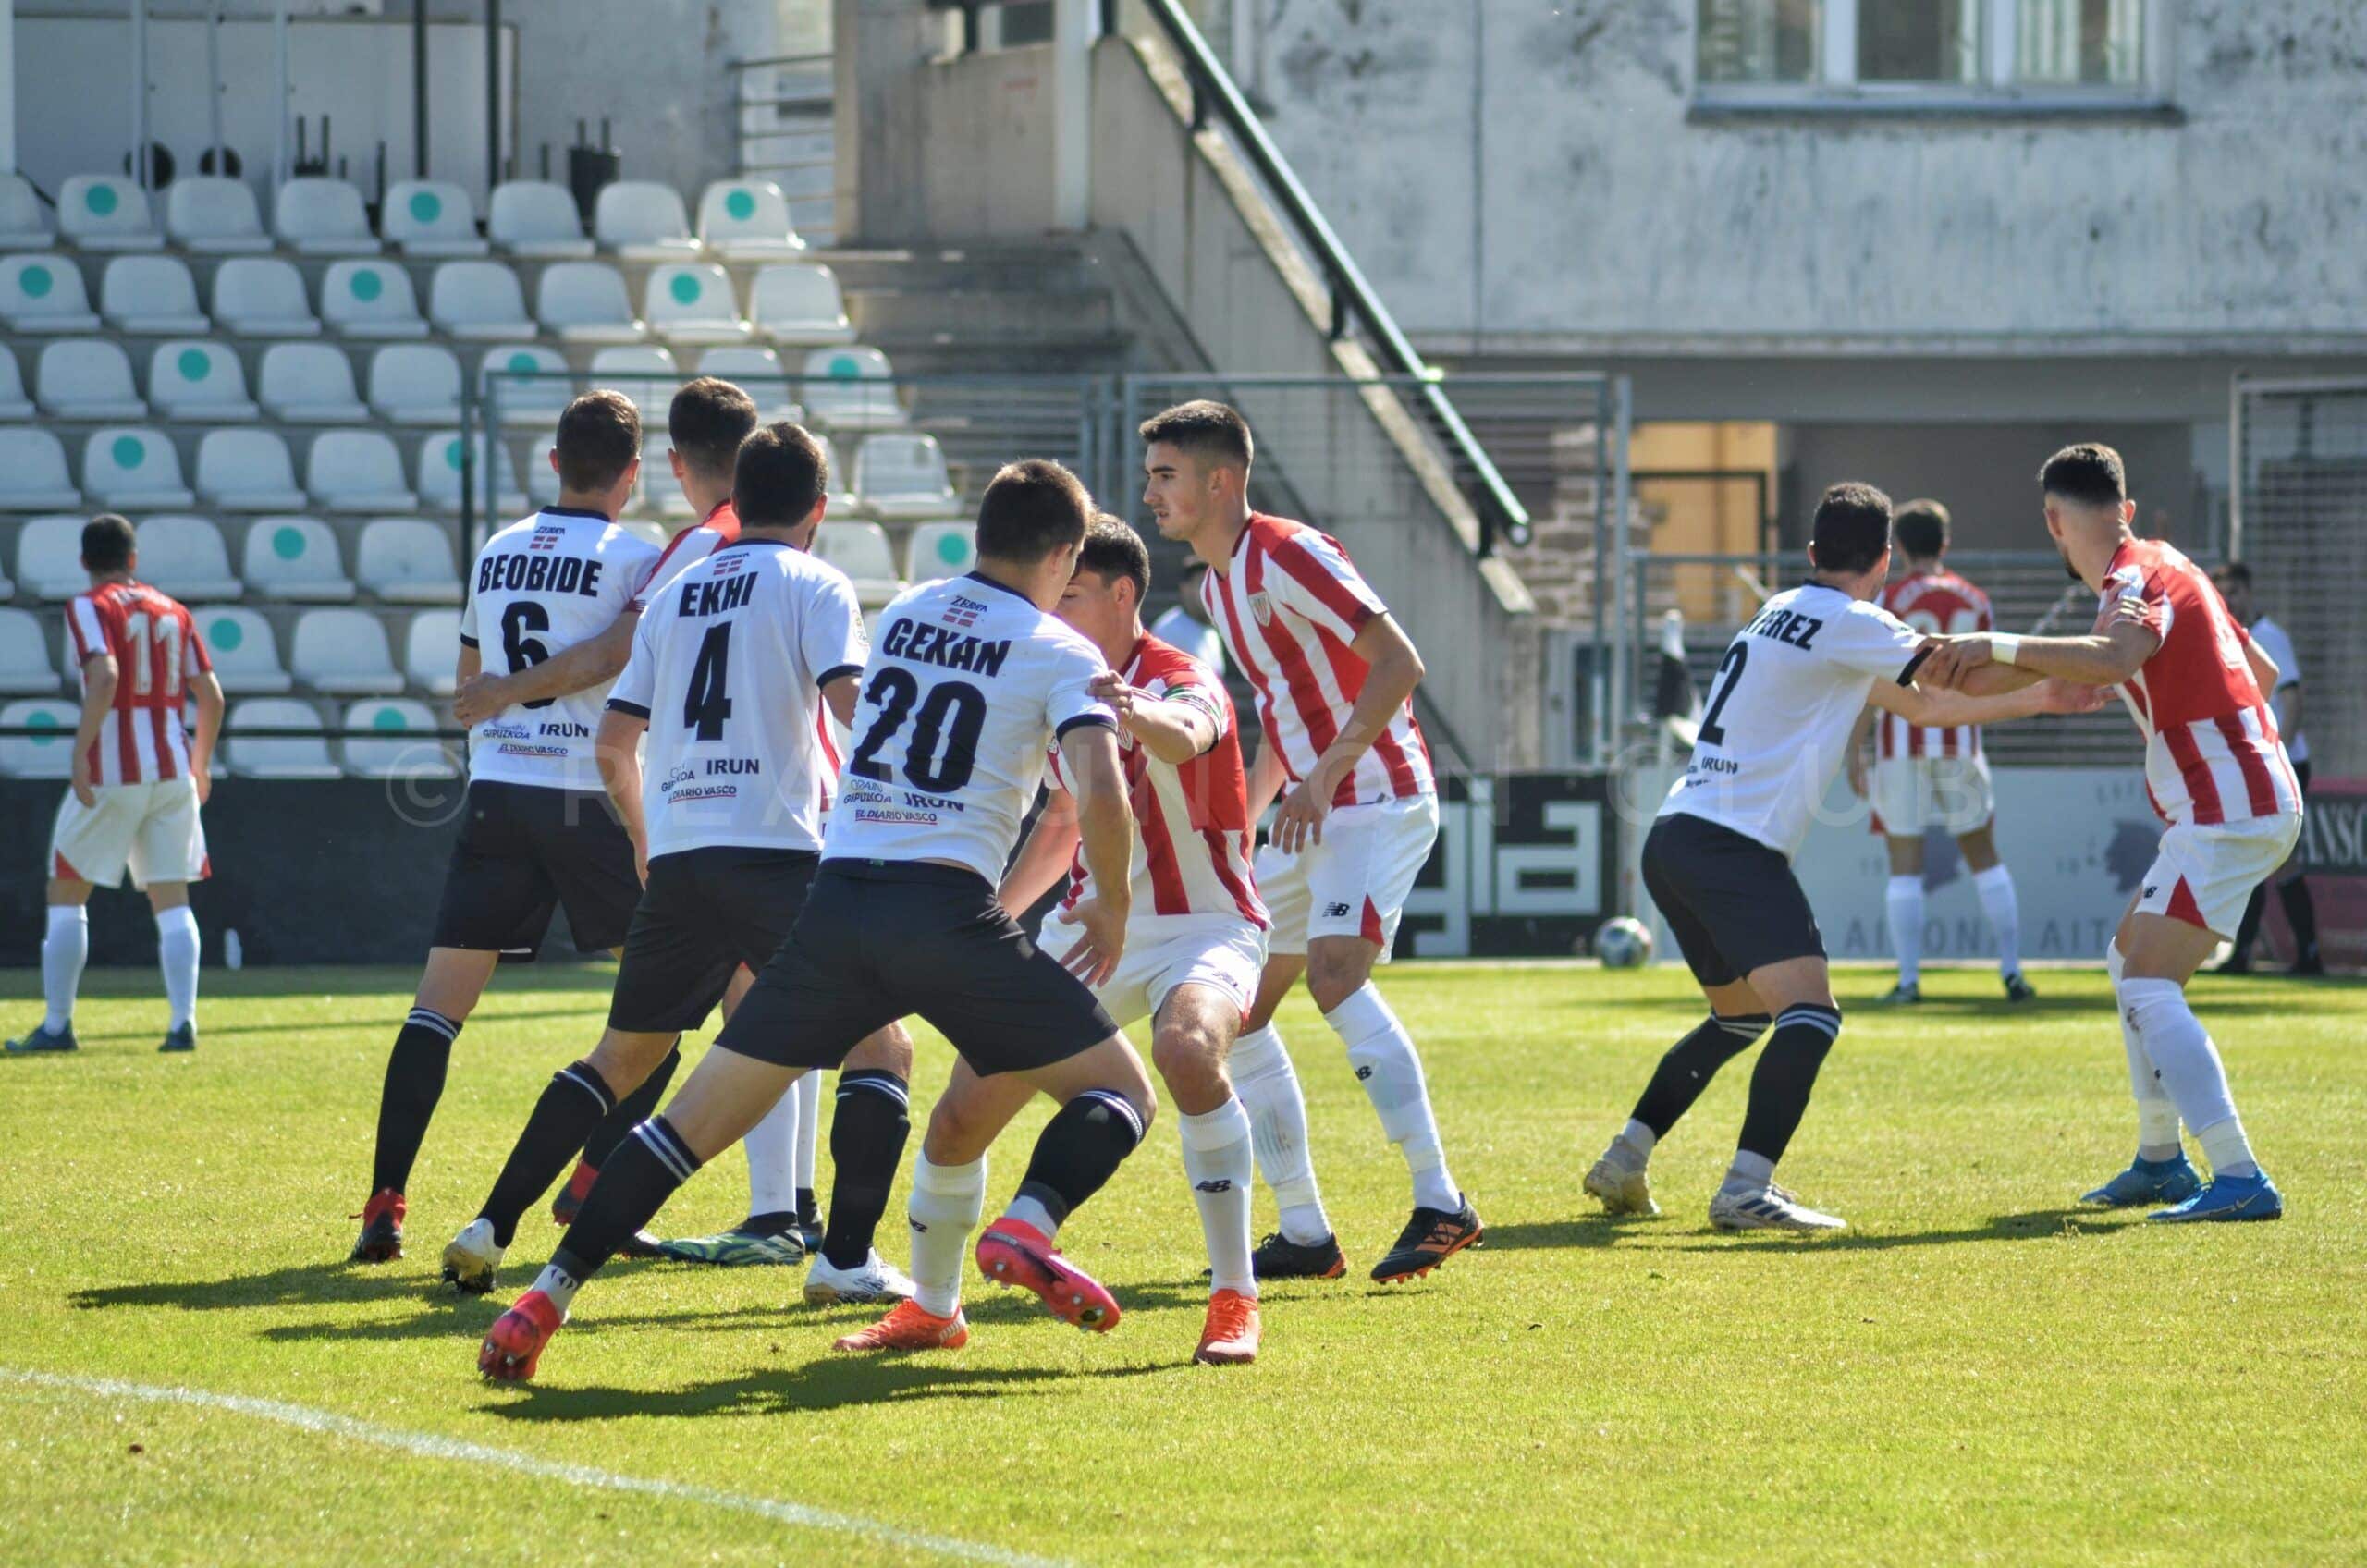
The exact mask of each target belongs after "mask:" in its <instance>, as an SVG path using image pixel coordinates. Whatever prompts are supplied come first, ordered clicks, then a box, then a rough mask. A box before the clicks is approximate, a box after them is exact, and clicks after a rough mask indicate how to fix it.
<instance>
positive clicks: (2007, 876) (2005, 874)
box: [1972, 860, 2022, 977]
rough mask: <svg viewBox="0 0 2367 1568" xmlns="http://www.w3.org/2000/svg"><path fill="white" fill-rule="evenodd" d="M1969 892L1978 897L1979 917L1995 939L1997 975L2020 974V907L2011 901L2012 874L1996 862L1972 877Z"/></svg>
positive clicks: (2012, 896)
mask: <svg viewBox="0 0 2367 1568" xmlns="http://www.w3.org/2000/svg"><path fill="white" fill-rule="evenodd" d="M1972 890H1973V891H1974V892H1976V893H1979V894H1980V895H1981V913H1983V914H1985V915H1987V916H1988V917H1989V929H1990V930H1991V931H1992V932H1993V933H1994V934H1995V936H1996V937H1997V973H1998V974H2003V975H2006V976H2008V977H2011V976H2013V975H2016V974H2020V973H2021V972H2022V906H2021V904H2020V902H2019V901H2018V900H2017V899H2016V898H2015V897H2014V874H2013V873H2012V872H2010V871H2008V870H2006V869H2005V862H2004V861H2002V860H2001V861H1999V862H1998V863H1997V864H1995V865H1993V866H1991V867H1990V868H1989V869H1988V870H1986V871H1976V872H1974V873H1973V875H1972Z"/></svg>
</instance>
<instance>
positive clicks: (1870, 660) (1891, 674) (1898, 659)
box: [1819, 604, 1923, 686]
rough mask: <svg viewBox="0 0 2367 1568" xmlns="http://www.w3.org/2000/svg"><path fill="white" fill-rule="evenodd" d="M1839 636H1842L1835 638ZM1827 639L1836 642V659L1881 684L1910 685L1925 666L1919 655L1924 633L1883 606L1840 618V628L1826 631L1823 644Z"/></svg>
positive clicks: (1858, 609)
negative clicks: (1883, 681) (1916, 672)
mask: <svg viewBox="0 0 2367 1568" xmlns="http://www.w3.org/2000/svg"><path fill="white" fill-rule="evenodd" d="M1835 632H1838V633H1839V634H1840V635H1839V636H1838V637H1834V633H1835ZM1825 638H1832V639H1833V641H1832V642H1831V643H1830V644H1829V647H1830V651H1831V655H1832V657H1834V659H1836V660H1838V661H1839V662H1840V663H1841V664H1843V665H1846V667H1848V668H1851V669H1854V670H1856V671H1857V672H1858V674H1860V675H1870V676H1872V677H1873V678H1874V679H1875V680H1895V681H1897V682H1898V683H1899V684H1900V685H1901V686H1905V685H1907V684H1909V683H1910V682H1912V681H1913V680H1914V679H1915V670H1916V667H1917V666H1919V665H1920V664H1921V663H1922V662H1923V658H1922V655H1921V654H1920V653H1919V652H1918V650H1919V648H1921V646H1922V645H1923V633H1921V632H1920V631H1916V630H1915V628H1913V627H1911V626H1909V625H1907V622H1905V621H1903V620H1901V619H1898V617H1896V616H1895V615H1893V614H1891V613H1890V611H1888V610H1886V609H1883V607H1882V606H1879V605H1871V604H1860V605H1856V606H1852V607H1851V609H1850V610H1849V612H1848V613H1847V614H1846V615H1844V616H1842V617H1841V618H1840V622H1839V624H1838V625H1834V626H1830V627H1827V628H1826V629H1825V631H1823V633H1821V635H1820V637H1819V641H1820V642H1822V641H1823V640H1824V639H1825Z"/></svg>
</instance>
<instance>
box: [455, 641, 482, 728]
mask: <svg viewBox="0 0 2367 1568" xmlns="http://www.w3.org/2000/svg"><path fill="white" fill-rule="evenodd" d="M483 669H484V654H483V653H481V652H480V651H478V648H477V645H476V644H475V643H461V644H460V657H459V658H457V659H455V660H453V661H452V685H453V688H454V690H456V691H457V690H458V689H459V688H460V687H463V686H466V685H467V684H468V683H469V682H470V681H472V680H475V679H476V678H477V674H478V672H479V671H481V670H483ZM452 717H455V718H459V717H460V714H459V712H458V711H457V709H456V711H455V712H454V713H453V715H452ZM464 722H471V723H472V722H474V721H473V720H465V721H464Z"/></svg>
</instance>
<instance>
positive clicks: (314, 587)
mask: <svg viewBox="0 0 2367 1568" xmlns="http://www.w3.org/2000/svg"><path fill="white" fill-rule="evenodd" d="M239 572H240V575H242V576H243V577H245V578H246V580H247V586H248V587H249V588H251V589H253V590H254V591H255V592H256V593H257V594H261V595H262V596H263V597H264V598H266V599H278V600H285V601H288V602H291V603H296V604H313V605H341V604H344V603H346V602H347V601H349V600H350V599H351V598H352V597H353V579H351V578H350V577H348V576H347V575H346V574H345V561H344V559H343V558H342V553H341V552H340V551H339V550H338V549H337V535H336V534H335V533H332V532H331V531H330V529H329V525H328V524H327V523H325V522H323V521H321V520H320V519H319V518H316V517H259V518H257V519H255V521H254V525H253V526H252V527H251V528H249V529H248V530H247V545H246V549H245V551H244V552H243V554H242V555H241V557H240V566H239Z"/></svg>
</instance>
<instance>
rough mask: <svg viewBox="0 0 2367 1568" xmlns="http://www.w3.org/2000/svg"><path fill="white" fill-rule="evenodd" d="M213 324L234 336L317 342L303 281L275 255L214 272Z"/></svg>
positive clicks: (237, 261)
mask: <svg viewBox="0 0 2367 1568" xmlns="http://www.w3.org/2000/svg"><path fill="white" fill-rule="evenodd" d="M214 319H215V322H217V323H219V324H220V325H221V328H222V330H223V331H224V332H227V333H228V334H230V335H231V336H232V337H319V336H320V334H321V321H320V318H319V317H318V316H316V315H314V314H313V306H312V303H311V301H310V300H306V299H305V298H304V278H303V275H301V274H300V273H299V272H298V271H297V270H296V268H295V267H294V265H292V264H291V263H287V262H283V261H281V260H280V259H279V258H278V257H276V256H233V257H231V258H230V259H229V260H228V261H227V262H224V263H222V264H221V265H220V266H218V267H216V268H215V270H214Z"/></svg>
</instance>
